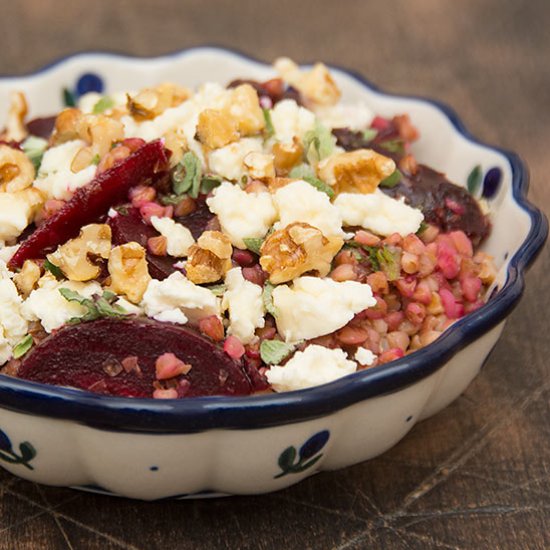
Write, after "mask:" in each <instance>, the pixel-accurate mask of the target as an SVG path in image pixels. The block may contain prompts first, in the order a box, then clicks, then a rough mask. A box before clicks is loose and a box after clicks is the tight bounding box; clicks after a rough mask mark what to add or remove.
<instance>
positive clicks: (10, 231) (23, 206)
mask: <svg viewBox="0 0 550 550" xmlns="http://www.w3.org/2000/svg"><path fill="white" fill-rule="evenodd" d="M33 211H34V207H33V205H32V204H29V203H28V202H27V201H26V200H25V198H24V196H23V195H21V194H19V193H0V240H3V241H9V240H11V239H15V238H16V237H19V235H21V233H22V232H23V230H24V229H25V227H27V225H29V223H30V222H31V218H32V215H33ZM14 253H15V252H14Z"/></svg>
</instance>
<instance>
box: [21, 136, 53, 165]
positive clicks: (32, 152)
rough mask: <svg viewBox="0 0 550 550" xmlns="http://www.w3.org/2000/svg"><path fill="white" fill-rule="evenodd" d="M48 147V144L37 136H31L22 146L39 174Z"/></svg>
mask: <svg viewBox="0 0 550 550" xmlns="http://www.w3.org/2000/svg"><path fill="white" fill-rule="evenodd" d="M46 147H48V142H47V141H46V140H45V139H42V138H39V137H36V136H29V137H28V138H27V139H26V140H25V141H24V142H23V143H22V144H21V149H23V152H24V153H25V155H27V156H28V157H29V160H30V161H31V162H32V163H33V165H34V169H35V170H36V172H38V169H39V168H40V165H41V164H42V157H43V156H44V151H45V150H46Z"/></svg>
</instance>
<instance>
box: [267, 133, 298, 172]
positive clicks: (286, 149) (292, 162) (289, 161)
mask: <svg viewBox="0 0 550 550" xmlns="http://www.w3.org/2000/svg"><path fill="white" fill-rule="evenodd" d="M303 154H304V148H303V147H302V144H301V143H300V141H299V140H298V138H297V137H296V136H294V141H293V143H275V144H274V145H273V155H274V157H275V159H274V163H275V171H276V172H277V175H278V176H286V175H288V173H289V172H290V171H291V170H292V169H293V168H294V167H295V166H296V165H298V164H300V162H301V161H302V156H303Z"/></svg>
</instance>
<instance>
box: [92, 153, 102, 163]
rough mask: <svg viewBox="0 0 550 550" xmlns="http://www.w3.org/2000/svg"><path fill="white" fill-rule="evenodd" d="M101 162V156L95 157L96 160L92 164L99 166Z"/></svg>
mask: <svg viewBox="0 0 550 550" xmlns="http://www.w3.org/2000/svg"><path fill="white" fill-rule="evenodd" d="M100 160H101V157H100V156H99V155H97V154H96V155H94V158H93V159H92V164H95V165H96V166H97V165H98V164H99V161H100Z"/></svg>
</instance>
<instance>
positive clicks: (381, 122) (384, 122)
mask: <svg viewBox="0 0 550 550" xmlns="http://www.w3.org/2000/svg"><path fill="white" fill-rule="evenodd" d="M370 127H371V128H374V129H375V130H378V131H379V132H380V131H381V130H386V129H387V128H389V127H390V121H389V120H388V119H387V118H384V117H381V116H378V115H376V116H375V117H374V118H373V119H372V122H371V123H370Z"/></svg>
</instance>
